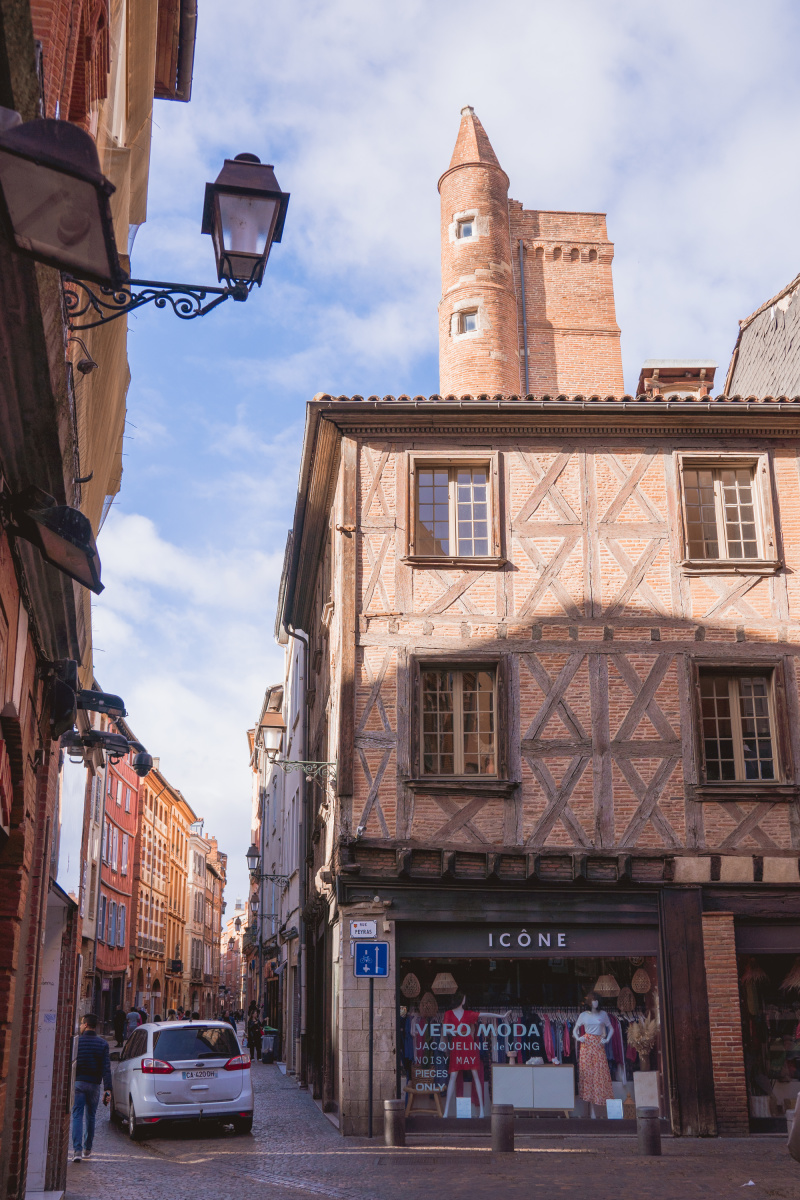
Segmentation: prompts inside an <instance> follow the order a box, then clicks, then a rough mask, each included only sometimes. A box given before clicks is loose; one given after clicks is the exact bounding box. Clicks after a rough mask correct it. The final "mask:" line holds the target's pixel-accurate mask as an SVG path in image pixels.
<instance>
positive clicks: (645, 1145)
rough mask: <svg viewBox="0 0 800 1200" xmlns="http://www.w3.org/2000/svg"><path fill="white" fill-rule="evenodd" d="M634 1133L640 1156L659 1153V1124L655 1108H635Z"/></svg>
mask: <svg viewBox="0 0 800 1200" xmlns="http://www.w3.org/2000/svg"><path fill="white" fill-rule="evenodd" d="M636 1133H637V1135H638V1138H639V1153H640V1154H647V1155H653V1154H660V1153H661V1122H660V1120H659V1115H658V1109H657V1108H637V1110H636Z"/></svg>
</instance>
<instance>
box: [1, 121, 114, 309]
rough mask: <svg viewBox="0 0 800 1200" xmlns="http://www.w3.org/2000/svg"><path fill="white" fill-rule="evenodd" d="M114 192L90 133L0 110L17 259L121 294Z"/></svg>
mask: <svg viewBox="0 0 800 1200" xmlns="http://www.w3.org/2000/svg"><path fill="white" fill-rule="evenodd" d="M114 191H115V188H114V186H113V184H111V183H109V182H108V180H107V179H106V178H105V176H104V175H103V174H102V172H101V170H100V160H99V158H98V157H97V148H96V146H95V143H94V139H93V138H92V137H91V136H90V135H89V134H88V133H86V132H85V131H84V130H83V129H80V128H79V127H78V126H77V125H73V124H72V122H71V121H54V120H50V119H49V118H48V119H44V120H42V119H38V120H35V121H26V122H25V123H24V124H23V122H22V118H21V117H20V115H19V113H17V112H14V111H13V110H12V109H7V108H6V109H0V215H1V216H2V220H3V223H4V224H5V226H6V231H7V233H8V236H9V237H10V239H11V241H12V242H13V244H14V248H15V250H17V251H18V253H20V254H25V255H28V256H29V257H31V258H35V259H37V260H38V261H39V262H43V263H47V264H49V265H50V266H52V267H59V268H60V269H61V270H66V271H74V272H76V273H77V274H79V275H81V276H82V277H84V278H86V279H92V280H94V281H95V282H97V283H102V284H106V285H108V286H112V287H114V286H117V285H118V284H119V283H120V282H121V280H122V279H123V278H124V275H123V272H122V269H121V267H120V264H119V257H118V255H117V247H116V243H115V241H114V227H113V224H112V221H111V205H110V203H109V197H110V196H111V194H112V193H113V192H114Z"/></svg>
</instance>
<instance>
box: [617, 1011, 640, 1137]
mask: <svg viewBox="0 0 800 1200" xmlns="http://www.w3.org/2000/svg"><path fill="white" fill-rule="evenodd" d="M617 1008H618V1009H619V1011H620V1012H633V1010H634V1009H635V1008H636V997H635V996H634V994H633V992H632V991H631V989H630V988H629V987H624V988H623V989H622V991H621V992H620V994H619V995H618V996H617ZM634 1115H635V1114H634Z"/></svg>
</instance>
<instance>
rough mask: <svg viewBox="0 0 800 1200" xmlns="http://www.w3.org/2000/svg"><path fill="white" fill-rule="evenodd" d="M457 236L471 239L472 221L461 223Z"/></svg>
mask: <svg viewBox="0 0 800 1200" xmlns="http://www.w3.org/2000/svg"><path fill="white" fill-rule="evenodd" d="M458 234H459V237H462V238H469V237H472V221H462V222H461V224H460V225H459V227H458Z"/></svg>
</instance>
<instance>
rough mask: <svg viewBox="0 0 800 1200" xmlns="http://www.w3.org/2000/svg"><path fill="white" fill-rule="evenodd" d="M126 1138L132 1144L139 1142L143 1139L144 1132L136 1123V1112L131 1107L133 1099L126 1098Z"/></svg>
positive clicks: (130, 1097)
mask: <svg viewBox="0 0 800 1200" xmlns="http://www.w3.org/2000/svg"><path fill="white" fill-rule="evenodd" d="M128 1137H129V1138H130V1139H131V1141H132V1142H140V1141H141V1140H142V1138H143V1137H144V1130H143V1129H142V1127H141V1125H137V1123H136V1112H135V1110H134V1107H133V1097H132V1096H129V1097H128Z"/></svg>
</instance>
